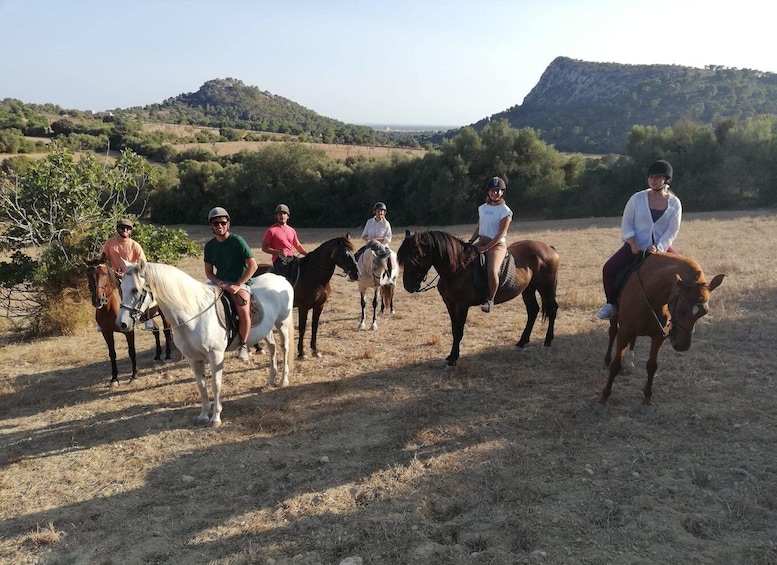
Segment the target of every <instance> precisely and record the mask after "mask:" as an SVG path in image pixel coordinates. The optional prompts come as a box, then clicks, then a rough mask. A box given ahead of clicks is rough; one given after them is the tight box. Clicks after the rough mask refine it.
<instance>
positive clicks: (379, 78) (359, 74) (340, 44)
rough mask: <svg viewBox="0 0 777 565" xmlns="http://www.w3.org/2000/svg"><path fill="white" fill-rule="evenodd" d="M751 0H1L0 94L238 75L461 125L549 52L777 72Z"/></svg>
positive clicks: (157, 92)
mask: <svg viewBox="0 0 777 565" xmlns="http://www.w3.org/2000/svg"><path fill="white" fill-rule="evenodd" d="M763 5H764V4H763V2H762V0H738V1H736V2H731V1H727V2H723V1H721V0H706V1H701V0H700V1H696V0H650V1H642V0H601V1H595V0H577V1H572V0H569V1H568V0H499V1H498V0H439V1H437V0H428V1H427V0H394V1H391V0H353V1H351V0H344V1H341V0H319V1H314V0H208V1H205V0H131V1H129V2H111V1H107V2H106V1H103V2H97V1H88V0H69V1H67V2H65V1H62V0H0V99H4V98H15V99H18V100H21V101H22V102H25V103H34V104H44V103H52V104H58V105H59V106H61V107H63V108H66V109H77V110H94V111H103V110H112V109H116V108H128V107H132V106H145V105H147V104H153V103H159V102H163V101H164V100H166V99H167V98H171V97H175V96H178V95H179V94H184V93H189V92H196V91H197V90H198V89H199V88H200V86H202V84H203V83H205V82H206V81H208V80H212V79H216V78H227V77H229V78H235V79H239V80H241V81H242V82H243V83H245V84H246V85H249V86H256V87H259V88H260V89H261V90H265V91H269V92H271V93H273V94H276V95H280V96H283V97H285V98H288V99H290V100H292V101H294V102H296V103H298V104H301V105H302V106H305V107H306V108H309V109H311V110H313V111H315V112H317V113H318V114H320V115H322V116H326V117H328V118H334V119H337V120H341V121H343V122H346V123H350V124H367V125H410V126H422V125H423V126H445V127H458V126H464V125H468V124H471V123H474V122H476V121H478V120H481V119H483V118H485V117H487V116H491V115H493V114H496V113H498V112H501V111H504V110H506V109H508V108H510V107H512V106H515V105H517V104H521V103H523V99H524V97H525V96H526V95H527V94H528V93H529V92H530V91H531V89H532V88H533V87H534V86H535V85H536V84H537V82H538V81H539V80H540V77H541V76H542V73H543V72H544V71H545V69H546V68H547V67H548V65H550V63H551V62H552V61H553V60H554V59H555V58H556V57H559V56H564V57H570V58H573V59H580V60H584V61H591V62H601V63H624V64H676V65H684V66H690V67H704V66H706V65H723V66H726V67H736V68H740V69H744V68H747V69H756V70H760V71H768V72H776V73H777V57H775V56H774V55H773V53H774V46H773V44H772V38H773V35H774V33H775V32H774V24H773V22H772V19H771V18H767V17H765V15H764V14H763V7H762V6H763Z"/></svg>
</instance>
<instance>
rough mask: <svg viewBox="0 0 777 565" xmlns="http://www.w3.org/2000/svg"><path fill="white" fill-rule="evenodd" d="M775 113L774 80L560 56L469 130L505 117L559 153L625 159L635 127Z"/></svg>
mask: <svg viewBox="0 0 777 565" xmlns="http://www.w3.org/2000/svg"><path fill="white" fill-rule="evenodd" d="M760 114H777V74H774V73H765V72H761V71H755V70H750V69H735V68H727V67H721V66H714V65H710V66H708V67H705V68H704V69H699V68H694V67H683V66H679V65H624V64H616V63H592V62H586V61H579V60H575V59H570V58H568V57H557V58H556V59H555V60H554V61H553V62H552V63H551V64H550V65H549V66H548V68H547V69H546V70H545V72H544V73H543V74H542V77H541V78H540V80H539V82H538V83H537V85H536V86H535V87H534V88H533V89H532V90H531V92H530V93H529V94H528V95H527V96H526V98H525V99H524V101H523V104H521V105H517V106H514V107H512V108H509V109H507V110H505V111H503V112H500V113H497V114H494V115H493V116H491V117H489V118H486V119H484V120H481V121H480V122H478V123H477V124H474V126H473V127H475V129H478V130H479V129H481V128H482V127H484V126H485V124H486V123H488V121H489V120H495V119H502V118H505V119H507V120H508V121H509V122H510V124H511V125H512V126H514V127H517V128H522V127H532V128H535V129H538V130H541V135H542V138H543V139H544V140H545V141H547V142H548V143H552V144H554V145H555V146H556V148H557V149H559V150H561V151H571V152H583V153H622V152H624V151H625V148H626V136H627V134H628V132H629V131H630V130H631V128H632V126H634V125H645V126H657V127H659V128H664V127H667V126H671V125H673V124H675V123H677V122H678V121H680V120H693V121H696V122H701V123H716V122H717V121H719V120H721V119H723V118H734V119H746V118H749V117H753V116H757V115H760Z"/></svg>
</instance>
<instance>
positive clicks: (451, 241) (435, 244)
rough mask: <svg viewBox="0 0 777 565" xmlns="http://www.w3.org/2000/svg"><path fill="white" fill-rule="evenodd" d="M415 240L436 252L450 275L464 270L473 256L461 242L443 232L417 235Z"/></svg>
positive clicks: (433, 231) (428, 232)
mask: <svg viewBox="0 0 777 565" xmlns="http://www.w3.org/2000/svg"><path fill="white" fill-rule="evenodd" d="M417 238H418V243H419V244H421V245H423V246H427V247H429V249H430V250H433V251H436V253H437V255H439V256H440V259H441V260H442V261H443V263H445V264H446V265H447V266H448V268H449V269H450V272H451V273H455V272H456V271H459V270H461V269H464V268H465V267H466V266H467V265H469V264H470V263H471V262H472V259H473V258H474V256H475V254H474V252H473V251H472V250H468V249H467V247H466V245H465V244H464V242H463V241H462V240H460V239H459V238H457V237H455V236H453V235H451V234H449V233H446V232H444V231H436V230H430V231H426V232H423V233H419V234H418V235H417ZM438 270H439V269H438Z"/></svg>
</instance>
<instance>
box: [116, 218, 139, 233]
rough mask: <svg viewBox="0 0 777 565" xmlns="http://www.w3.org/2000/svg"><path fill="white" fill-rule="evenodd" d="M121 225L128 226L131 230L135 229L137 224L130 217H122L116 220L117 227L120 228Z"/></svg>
mask: <svg viewBox="0 0 777 565" xmlns="http://www.w3.org/2000/svg"><path fill="white" fill-rule="evenodd" d="M121 226H126V227H128V228H129V229H131V230H134V229H135V224H134V223H132V220H130V219H129V218H122V219H121V220H119V221H118V222H116V228H120V227H121Z"/></svg>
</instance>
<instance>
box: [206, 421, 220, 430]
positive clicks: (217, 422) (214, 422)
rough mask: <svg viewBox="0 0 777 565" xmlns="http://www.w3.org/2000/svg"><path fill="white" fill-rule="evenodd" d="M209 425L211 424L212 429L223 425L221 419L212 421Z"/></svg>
mask: <svg viewBox="0 0 777 565" xmlns="http://www.w3.org/2000/svg"><path fill="white" fill-rule="evenodd" d="M208 426H209V427H210V428H211V429H213V430H215V429H216V428H219V427H221V420H213V421H212V422H210V423H209V424H208Z"/></svg>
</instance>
